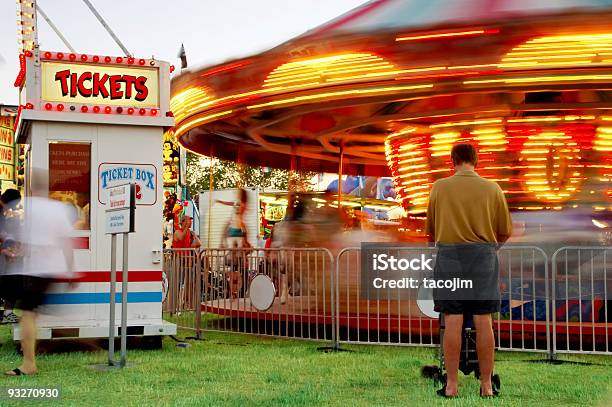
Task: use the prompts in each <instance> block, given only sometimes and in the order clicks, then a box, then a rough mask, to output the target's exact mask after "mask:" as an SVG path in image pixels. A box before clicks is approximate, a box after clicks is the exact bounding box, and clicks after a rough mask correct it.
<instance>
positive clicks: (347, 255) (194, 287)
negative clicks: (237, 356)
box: [163, 245, 612, 358]
mask: <svg viewBox="0 0 612 407" xmlns="http://www.w3.org/2000/svg"><path fill="white" fill-rule="evenodd" d="M388 250H390V251H395V252H397V253H396V255H398V256H399V255H400V254H401V256H403V257H411V256H413V255H416V254H418V255H420V254H422V253H428V254H430V255H434V252H435V250H436V249H435V248H428V247H405V246H399V247H389V248H388ZM611 251H612V248H611V247H584V246H583V247H563V248H561V249H558V250H557V251H556V252H554V254H553V255H552V257H551V264H552V271H551V273H549V272H548V267H549V265H548V256H547V255H546V253H545V252H544V251H543V250H542V249H540V248H538V247H535V246H512V245H506V246H504V247H502V248H501V249H500V250H499V252H498V258H499V264H500V285H501V288H502V289H501V310H500V312H499V313H498V314H495V320H494V330H495V334H496V335H495V336H496V345H497V348H498V349H503V350H514V351H517V350H518V351H529V352H534V351H535V352H548V353H549V355H550V357H551V358H553V357H554V356H555V354H557V353H601V354H611V353H612V352H611V350H610V349H611V348H612V346H611V343H610V339H611V338H612V324H611V323H610V320H611V319H612V309H610V302H609V301H610V300H611V298H609V295H608V291H609V288H610V286H611V285H612V283H611V281H610V280H611V277H610V274H611V273H612V270H610V256H611ZM360 256H361V252H360V248H347V249H343V250H341V251H340V252H339V253H338V254H337V256H336V258H334V257H333V256H332V254H331V253H330V252H329V251H328V250H327V249H323V248H291V249H289V248H287V249H250V248H249V249H209V250H204V251H199V250H196V249H173V250H166V251H164V257H163V259H164V281H163V286H164V291H165V294H164V303H163V311H164V317H165V318H166V319H168V320H170V321H171V322H174V323H176V324H177V325H178V326H179V327H180V328H182V329H188V330H192V331H193V332H194V333H195V335H196V337H200V335H201V332H202V330H204V329H206V330H222V331H233V332H242V333H251V334H258V335H271V336H280V337H290V338H300V339H314V340H331V341H332V343H333V345H334V347H337V346H338V344H339V343H368V344H388V345H415V346H435V345H437V344H439V324H438V319H437V318H435V317H430V316H427V314H429V315H431V310H429V311H427V310H426V313H427V314H426V313H424V312H423V309H422V306H423V303H422V302H421V306H419V304H418V303H417V300H418V299H419V292H418V291H413V292H410V291H409V292H408V293H406V294H405V295H404V296H403V297H402V298H401V299H393V298H391V297H388V296H387V297H386V298H385V299H379V298H376V297H375V296H371V294H370V292H366V293H365V296H364V293H363V292H361V291H360V284H361V281H360V270H361V258H360ZM256 275H266V276H268V277H269V278H270V280H271V281H272V282H273V285H274V287H275V290H276V294H275V295H276V296H275V298H274V300H273V302H272V305H271V307H270V308H269V309H267V310H258V309H256V308H255V307H254V306H253V304H251V303H250V299H249V284H250V282H251V280H252V279H253V277H254V276H256ZM388 290H390V289H388ZM284 294H286V298H284V297H285V295H284ZM406 295H407V296H406ZM421 295H422V293H421Z"/></svg>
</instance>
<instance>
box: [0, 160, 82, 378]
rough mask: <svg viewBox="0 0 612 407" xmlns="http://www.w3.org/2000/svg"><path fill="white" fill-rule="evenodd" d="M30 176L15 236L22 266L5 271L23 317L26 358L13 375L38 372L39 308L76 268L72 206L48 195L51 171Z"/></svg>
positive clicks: (34, 171) (9, 294)
mask: <svg viewBox="0 0 612 407" xmlns="http://www.w3.org/2000/svg"><path fill="white" fill-rule="evenodd" d="M30 180H31V181H30V183H31V192H32V193H31V196H30V197H28V198H26V199H25V202H24V204H25V205H24V206H25V222H24V225H23V226H22V230H21V232H20V233H19V234H18V236H17V237H16V240H17V241H18V242H19V244H21V246H22V252H23V254H24V262H23V264H22V266H21V267H15V268H13V269H10V268H9V269H8V270H7V271H6V274H7V284H4V287H3V291H5V293H4V295H5V296H7V297H8V298H10V299H11V300H14V301H15V303H16V308H19V309H21V310H22V311H23V315H22V317H21V321H20V328H21V348H22V351H23V362H22V363H21V365H20V366H19V367H17V368H15V369H12V370H9V371H7V372H5V374H6V375H10V376H20V375H32V374H36V373H38V368H37V366H36V359H35V351H36V332H37V326H36V310H37V308H38V307H39V306H40V305H41V304H42V303H43V301H44V299H45V293H46V290H47V288H48V286H49V284H50V283H51V282H52V281H53V280H55V279H59V278H66V277H70V275H71V274H72V270H73V253H72V245H71V242H70V236H71V234H72V222H71V218H72V216H71V213H70V209H69V208H68V207H67V206H66V205H65V204H63V203H61V202H58V201H54V200H51V199H49V198H48V197H47V196H48V193H47V184H48V172H46V171H44V170H42V169H38V168H34V169H32V175H31V179H30ZM16 264H17V263H16Z"/></svg>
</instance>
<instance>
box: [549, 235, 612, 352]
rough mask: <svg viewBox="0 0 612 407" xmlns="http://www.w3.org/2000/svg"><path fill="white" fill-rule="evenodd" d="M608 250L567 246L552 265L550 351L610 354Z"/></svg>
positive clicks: (610, 266) (611, 311)
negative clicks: (551, 345) (551, 344)
mask: <svg viewBox="0 0 612 407" xmlns="http://www.w3.org/2000/svg"><path fill="white" fill-rule="evenodd" d="M611 257H612V247H610V246H593V247H591V246H589V247H585V246H567V247H562V248H560V249H558V250H557V251H556V252H555V253H554V254H553V255H552V258H551V262H552V303H553V313H552V336H553V341H552V342H553V352H554V353H555V354H557V353H592V354H607V355H609V354H611V353H612V352H611V348H612V346H611V345H612V344H611V343H610V340H611V339H612V324H611V323H610V322H611V320H612V309H611V308H610V301H611V300H612V298H610V295H609V294H608V292H610V288H611V287H612V277H611V275H610V274H611V273H612V264H611Z"/></svg>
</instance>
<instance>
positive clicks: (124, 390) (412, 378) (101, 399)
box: [0, 328, 612, 406]
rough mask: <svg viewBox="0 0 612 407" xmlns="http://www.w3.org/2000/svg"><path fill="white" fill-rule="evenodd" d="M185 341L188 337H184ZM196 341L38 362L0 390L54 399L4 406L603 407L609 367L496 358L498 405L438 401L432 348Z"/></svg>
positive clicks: (2, 356) (241, 338) (8, 361)
mask: <svg viewBox="0 0 612 407" xmlns="http://www.w3.org/2000/svg"><path fill="white" fill-rule="evenodd" d="M183 334H188V333H183ZM205 335H206V340H205V341H198V342H196V341H190V343H191V346H190V347H188V348H179V347H177V346H176V342H174V341H172V340H171V339H169V338H168V339H165V340H164V343H163V349H161V350H155V351H142V350H133V351H129V352H128V361H129V362H131V363H133V366H132V367H130V368H127V369H124V370H121V371H118V370H116V371H110V372H100V371H96V370H93V369H91V368H90V365H92V364H95V363H104V362H105V360H106V352H105V351H103V350H98V351H92V352H74V353H56V354H46V355H41V356H40V357H39V359H38V364H39V369H40V374H39V375H37V376H31V377H5V378H0V380H3V383H2V384H0V387H6V386H15V387H50V386H52V387H59V388H60V389H61V392H62V399H61V401H60V402H59V403H56V402H53V401H40V402H38V404H35V403H33V402H32V401H21V402H12V403H11V402H7V401H6V400H0V405H2V406H5V405H6V406H13V405H15V406H16V405H49V406H50V405H54V406H55V405H66V406H72V405H74V406H81V405H88V406H92V405H96V406H98V405H116V406H148V405H155V406H166V405H168V406H205V405H231V406H246V405H283V406H312V405H325V406H327V405H337V406H353V405H355V406H370V405H376V406H391V405H398V406H400V405H401V406H413V405H425V406H430V405H453V406H474V405H476V406H478V405H500V406H502V405H503V406H510V405H512V406H531V405H537V406H569V405H601V406H604V405H611V402H612V385H611V382H612V369H611V367H612V359H611V358H609V357H595V356H567V357H564V359H568V360H569V359H571V360H574V361H581V362H591V363H595V364H596V365H591V366H586V365H579V364H561V365H549V364H545V363H530V362H527V361H526V360H527V359H531V360H537V359H541V358H542V357H543V355H534V354H525V353H502V352H499V353H498V354H497V359H498V362H497V368H496V370H497V372H498V373H499V374H500V375H501V378H502V396H501V397H500V398H498V399H494V400H482V399H480V398H479V397H478V396H477V392H478V383H477V381H476V380H475V379H474V377H473V376H469V377H463V376H462V377H461V383H460V392H461V397H460V398H459V399H457V400H444V399H441V398H439V397H437V396H436V395H435V393H434V392H435V390H436V387H434V385H433V383H432V382H431V381H429V380H426V379H423V378H421V377H420V368H421V366H423V365H426V364H432V363H435V350H434V349H432V348H427V349H426V348H407V347H385V346H345V348H350V349H351V350H353V352H339V353H323V352H320V351H317V347H318V346H320V345H321V343H316V342H306V341H294V340H285V339H274V338H261V337H255V336H247V335H238V334H225V333H205ZM0 338H1V340H2V342H3V346H2V347H1V348H0V367H2V368H4V369H5V370H6V369H10V368H13V367H15V366H17V365H18V363H19V355H18V354H17V352H16V350H15V346H14V345H13V344H12V342H11V341H10V334H9V331H8V329H6V328H2V329H0Z"/></svg>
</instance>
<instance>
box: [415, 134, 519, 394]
mask: <svg viewBox="0 0 612 407" xmlns="http://www.w3.org/2000/svg"><path fill="white" fill-rule="evenodd" d="M451 158H452V161H453V166H454V167H455V174H454V175H453V176H450V177H448V178H444V179H440V180H438V181H436V182H435V183H434V185H433V187H432V189H431V194H430V197H429V206H428V208H427V226H426V227H427V234H428V235H429V237H430V241H432V242H435V243H436V246H437V247H438V256H437V261H436V270H435V271H434V274H436V275H437V277H436V278H440V277H442V278H451V277H458V276H459V277H461V278H464V279H466V280H472V281H473V283H474V286H473V290H472V291H469V292H460V293H453V294H454V295H450V293H448V292H447V293H441V294H440V293H436V295H435V297H434V298H435V299H436V301H435V303H436V309H437V310H438V311H439V312H441V313H442V314H444V321H445V330H444V341H443V343H444V346H443V352H444V361H445V365H446V370H447V374H448V379H447V383H446V385H445V386H444V388H442V389H441V390H439V391H438V394H440V395H442V396H444V397H456V396H457V395H458V390H457V373H458V369H459V356H460V351H461V331H462V328H463V317H464V314H465V315H473V318H474V325H475V328H476V351H477V353H478V362H479V367H480V381H481V385H480V395H481V396H492V395H494V391H493V387H492V384H491V375H492V374H493V361H494V357H495V339H494V336H493V320H492V314H493V313H494V312H497V311H499V288H498V280H499V275H498V274H499V270H498V267H499V265H498V260H497V253H496V250H497V248H499V245H501V244H503V243H504V242H505V241H506V240H508V238H509V237H510V235H511V233H512V220H511V218H510V212H509V211H508V204H507V203H506V199H505V197H504V193H503V191H502V190H501V188H500V187H499V185H497V184H496V183H495V182H493V181H490V180H486V179H484V178H482V177H480V176H479V175H478V174H477V173H476V172H475V171H474V168H475V167H476V163H477V160H478V158H477V153H476V149H475V148H474V146H472V145H470V144H457V145H455V146H454V147H453V149H452V151H451Z"/></svg>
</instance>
